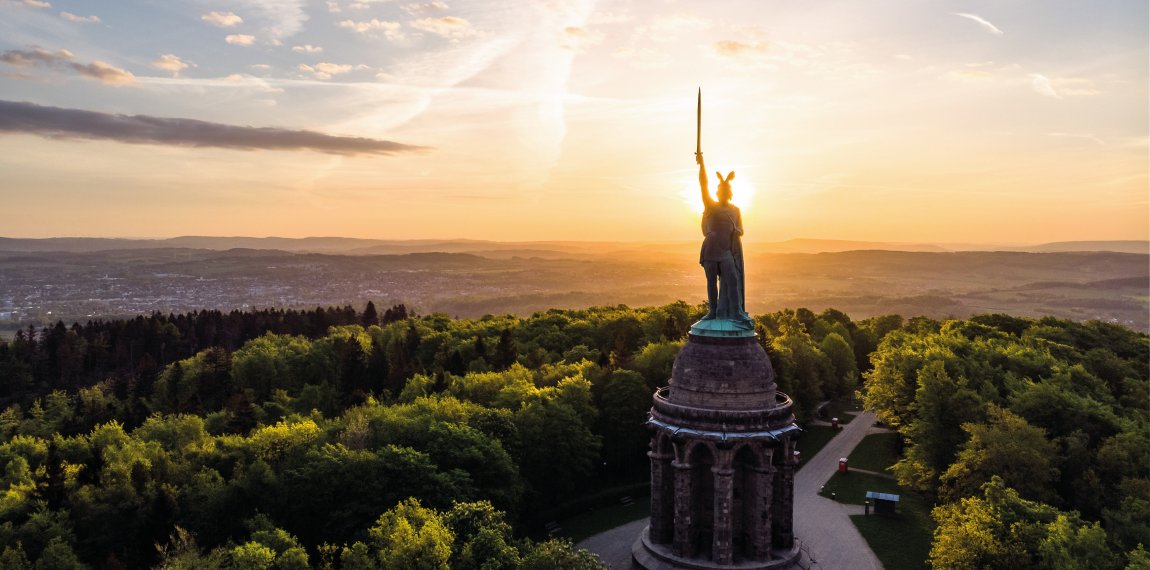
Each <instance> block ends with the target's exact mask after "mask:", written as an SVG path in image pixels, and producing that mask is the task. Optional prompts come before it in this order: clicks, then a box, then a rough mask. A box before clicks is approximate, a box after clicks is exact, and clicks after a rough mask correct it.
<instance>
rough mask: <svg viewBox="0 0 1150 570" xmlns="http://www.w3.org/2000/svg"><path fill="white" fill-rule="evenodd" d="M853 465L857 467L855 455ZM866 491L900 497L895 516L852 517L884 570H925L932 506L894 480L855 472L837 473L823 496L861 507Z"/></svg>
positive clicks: (928, 551) (931, 521) (828, 483)
mask: <svg viewBox="0 0 1150 570" xmlns="http://www.w3.org/2000/svg"><path fill="white" fill-rule="evenodd" d="M851 464H852V465H853V464H854V459H853V455H852V459H851ZM867 491H877V492H879V493H893V494H896V495H899V503H898V512H897V513H896V514H894V515H882V516H880V515H874V514H872V515H870V516H866V515H854V516H852V517H851V522H853V523H854V524H855V526H856V527H857V528H858V529H859V533H860V534H862V536H863V538H865V539H866V541H867V544H869V545H870V547H871V550H874V553H875V556H878V559H879V561H881V562H882V564H883V567H885V568H887V570H911V569H913V570H921V569H922V568H926V559H927V556H929V555H930V542H931V537H932V535H933V534H934V520H933V519H931V518H930V504H929V503H928V502H927V501H926V500H925V499H923V498H922V497H920V496H919V495H918V494H916V493H913V492H909V491H906V490H904V489H902V488H901V487H899V486H898V483H896V482H895V481H894V480H893V479H889V478H886V477H880V476H877V475H870V474H867V473H857V472H856V473H835V474H834V476H832V477H831V479H830V480H829V481H827V485H826V488H825V489H824V490H823V496H826V497H829V496H830V494H831V493H835V495H836V499H837V500H838V501H840V502H843V503H849V504H854V505H861V504H863V501H864V500H865V499H866V492H867Z"/></svg>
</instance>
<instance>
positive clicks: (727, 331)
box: [631, 148, 800, 570]
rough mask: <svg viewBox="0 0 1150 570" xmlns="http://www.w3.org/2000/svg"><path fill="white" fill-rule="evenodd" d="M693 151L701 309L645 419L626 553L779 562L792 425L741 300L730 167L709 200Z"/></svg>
mask: <svg viewBox="0 0 1150 570" xmlns="http://www.w3.org/2000/svg"><path fill="white" fill-rule="evenodd" d="M696 162H697V163H698V164H699V173H700V174H699V183H700V186H701V187H702V192H703V196H704V205H705V206H706V207H707V208H708V211H709V213H708V212H704V215H703V233H704V236H705V239H704V245H703V250H702V252H701V255H700V263H701V264H702V265H703V268H704V271H705V273H706V275H707V280H708V309H709V310H708V312H707V315H706V316H705V317H704V318H703V319H702V320H700V321H699V322H697V323H695V324H694V325H692V326H691V330H690V333H689V335H688V338H687V343H686V344H685V345H684V346H683V349H682V350H681V351H680V352H679V355H678V356H677V357H676V358H675V364H674V368H673V369H672V373H671V379H670V383H669V385H668V386H665V387H663V388H660V389H659V390H658V391H656V392H655V395H654V405H653V406H652V408H651V412H650V419H649V420H648V422H647V423H648V426H649V427H650V428H651V431H652V435H651V451H650V452H649V453H648V454H647V455H648V456H649V457H650V458H651V518H650V523H649V525H648V526H647V528H645V529H643V532H642V533H641V534H640V536H639V538H638V540H636V541H635V544H634V546H633V547H632V549H631V554H632V558H633V560H634V563H635V566H637V567H641V568H646V569H680V568H695V569H720V568H740V569H748V570H751V569H766V568H771V569H774V568H788V567H790V566H792V565H794V564H795V562H796V561H797V560H798V558H799V550H798V544H797V542H796V541H795V537H794V533H793V528H794V525H793V518H794V513H793V504H794V470H795V463H796V461H795V458H794V437H795V436H796V435H797V433H798V432H799V431H800V430H799V427H798V426H797V425H795V417H794V414H792V413H791V400H790V398H788V397H787V395H786V394H783V393H781V392H779V391H778V390H777V389H776V385H775V374H774V370H773V369H772V368H771V361H770V359H769V358H768V357H767V353H766V351H765V350H763V347H762V346H760V345H759V343H758V340H757V339H756V336H755V332H754V326H753V324H752V321H751V319H750V317H749V316H748V315H747V314H746V312H745V311H744V309H743V307H744V301H743V299H744V296H743V295H744V290H743V287H742V285H743V267H742V247H741V244H740V243H739V239H738V238H739V236H741V235H742V220H741V217H740V216H739V214H738V208H735V207H734V206H733V205H730V204H729V200H730V193H731V191H730V186H729V183H730V180H731V179H732V178H733V177H734V173H731V174H730V175H728V176H727V177H726V178H724V177H723V176H722V175H719V179H720V187H719V196H718V197H719V200H718V201H717V202H716V201H713V200H710V196H709V193H708V190H707V176H706V170H705V166H704V165H703V158H702V152H701V151H699V149H698V148H696ZM718 205H723V207H722V208H714V209H712V207H714V206H718ZM732 208H733V212H732V210H731V209H732ZM720 217H721V218H723V219H717V218H720ZM708 218H710V219H708ZM720 232H728V233H726V234H722V233H720ZM708 250H710V251H708ZM708 264H710V265H709V266H708ZM715 281H718V284H717V285H718V287H717V289H718V290H717V291H714V290H715V289H716V284H715ZM712 291H714V292H713V293H712Z"/></svg>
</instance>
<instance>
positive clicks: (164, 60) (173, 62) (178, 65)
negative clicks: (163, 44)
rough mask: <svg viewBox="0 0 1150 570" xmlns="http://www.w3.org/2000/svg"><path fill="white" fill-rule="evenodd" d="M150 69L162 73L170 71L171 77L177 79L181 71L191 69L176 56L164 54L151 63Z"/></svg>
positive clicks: (189, 65)
mask: <svg viewBox="0 0 1150 570" xmlns="http://www.w3.org/2000/svg"><path fill="white" fill-rule="evenodd" d="M152 67H154V68H156V69H162V70H164V71H170V72H171V73H172V77H177V76H179V75H180V72H181V71H183V70H185V69H187V68H188V67H191V64H189V63H188V62H186V61H184V60H182V59H180V56H178V55H174V54H170V53H165V54H164V55H161V56H160V57H158V58H156V59H155V60H153V61H152Z"/></svg>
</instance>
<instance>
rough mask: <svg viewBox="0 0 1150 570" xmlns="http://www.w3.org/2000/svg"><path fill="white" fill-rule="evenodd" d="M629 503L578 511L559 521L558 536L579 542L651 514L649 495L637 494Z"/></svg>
mask: <svg viewBox="0 0 1150 570" xmlns="http://www.w3.org/2000/svg"><path fill="white" fill-rule="evenodd" d="M633 499H634V503H632V504H630V505H622V504H619V505H611V506H609V507H602V508H598V509H595V510H593V511H587V512H585V513H580V514H577V515H574V516H571V517H568V518H565V519H563V520H561V521H559V526H560V528H561V530H560V531H559V535H560V536H564V537H566V538H570V539H571V541H572V542H579V541H580V540H583V539H585V538H588V537H591V536H595V535H596V534H599V533H601V532H605V531H608V530H611V529H613V528H615V527H617V526H620V525H624V524H627V523H629V522H631V521H636V520H639V519H643V518H647V517H649V516H651V497H650V496H649V495H638V496H635V497H633Z"/></svg>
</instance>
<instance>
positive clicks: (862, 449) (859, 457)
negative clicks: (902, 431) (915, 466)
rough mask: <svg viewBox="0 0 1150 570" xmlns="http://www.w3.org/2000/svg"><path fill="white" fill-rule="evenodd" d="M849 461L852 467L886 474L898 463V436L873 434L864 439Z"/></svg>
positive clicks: (895, 434) (893, 434) (894, 434)
mask: <svg viewBox="0 0 1150 570" xmlns="http://www.w3.org/2000/svg"><path fill="white" fill-rule="evenodd" d="M849 459H850V466H851V467H855V468H858V469H866V470H868V471H879V472H886V470H887V468H889V467H890V466H891V465H894V462H895V461H898V434H897V433H872V434H870V435H868V436H866V437H864V438H863V440H862V441H861V442H859V444H858V446H857V447H855V449H854V451H852V452H851V454H850V457H849Z"/></svg>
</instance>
